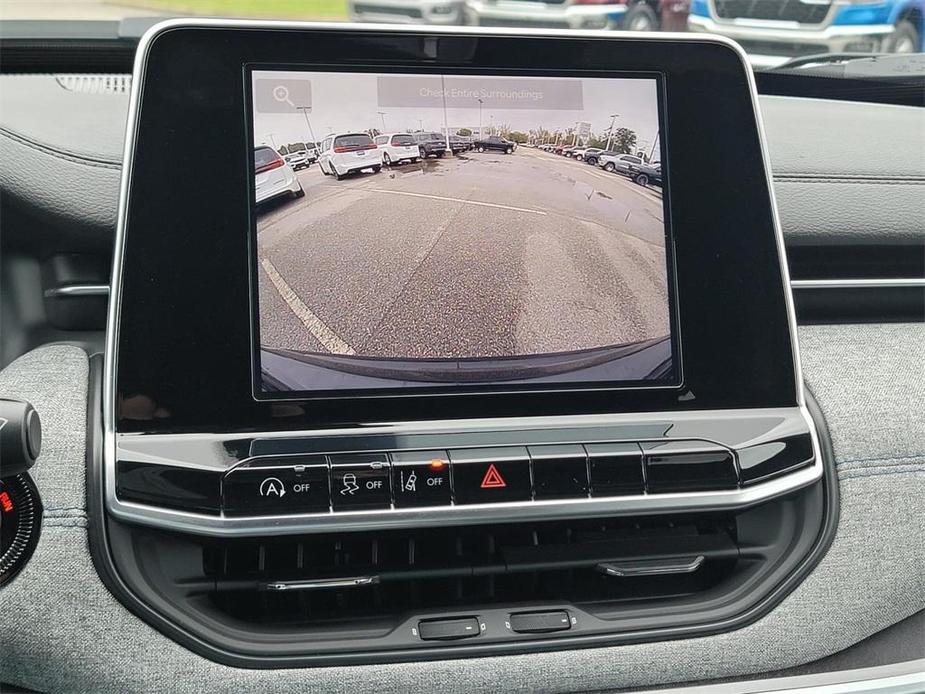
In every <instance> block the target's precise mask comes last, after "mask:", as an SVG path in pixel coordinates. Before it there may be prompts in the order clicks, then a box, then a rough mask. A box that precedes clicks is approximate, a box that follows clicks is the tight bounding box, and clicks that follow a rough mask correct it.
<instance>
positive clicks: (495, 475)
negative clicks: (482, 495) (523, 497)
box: [482, 463, 507, 489]
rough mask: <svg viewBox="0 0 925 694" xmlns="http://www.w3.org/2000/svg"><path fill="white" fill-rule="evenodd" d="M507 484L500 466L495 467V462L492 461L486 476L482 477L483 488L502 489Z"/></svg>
mask: <svg viewBox="0 0 925 694" xmlns="http://www.w3.org/2000/svg"><path fill="white" fill-rule="evenodd" d="M506 486H507V482H505V481H504V478H503V477H502V476H501V473H500V472H498V468H496V467H495V464H494V463H492V464H491V465H489V466H488V471H487V472H486V473H485V477H483V478H482V489H501V488H502V487H506Z"/></svg>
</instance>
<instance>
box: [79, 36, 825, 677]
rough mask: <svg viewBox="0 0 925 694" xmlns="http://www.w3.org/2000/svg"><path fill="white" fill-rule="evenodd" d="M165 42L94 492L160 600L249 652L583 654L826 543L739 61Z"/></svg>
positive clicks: (817, 446)
mask: <svg viewBox="0 0 925 694" xmlns="http://www.w3.org/2000/svg"><path fill="white" fill-rule="evenodd" d="M138 55H139V57H138V61H137V64H136V71H135V79H134V83H133V93H132V108H131V113H130V123H129V125H130V128H129V139H128V145H127V152H126V161H125V170H124V179H123V191H122V204H121V213H120V226H119V235H118V239H117V246H116V249H117V250H116V261H115V273H114V278H115V281H114V286H113V293H112V297H111V305H110V321H109V326H110V332H109V335H108V345H107V355H108V358H107V361H106V363H105V367H104V370H103V374H102V386H101V391H100V393H99V395H100V399H101V419H102V427H101V436H100V439H99V441H98V447H96V448H94V450H95V451H96V452H97V454H98V456H97V457H96V458H95V460H94V463H93V466H92V470H93V471H94V472H93V476H92V478H91V494H95V495H96V498H97V501H98V510H99V514H98V516H97V517H96V518H95V519H94V523H95V524H96V529H97V532H96V534H95V535H94V537H95V538H96V539H95V542H94V545H95V546H94V548H93V549H94V556H95V558H96V560H97V568H98V569H99V570H100V573H101V574H102V575H103V576H104V578H105V579H106V580H107V584H108V585H109V587H110V589H111V590H112V591H113V592H114V594H116V596H117V597H119V599H120V600H121V601H122V602H123V604H125V605H126V606H127V607H129V609H131V610H133V611H134V612H135V613H136V614H138V615H140V616H142V617H143V618H144V619H146V620H147V621H148V622H149V623H151V624H152V625H154V626H155V627H156V628H158V629H160V630H162V631H164V632H165V633H167V634H168V635H170V636H171V637H172V638H174V639H175V640H177V641H179V642H180V643H182V644H184V645H185V646H187V647H189V648H192V649H194V650H196V651H197V652H200V653H203V654H204V655H206V656H208V657H210V658H213V659H216V660H219V661H222V662H229V663H233V664H240V665H246V666H248V667H282V666H287V667H288V666H293V665H314V664H324V663H331V662H379V661H388V660H394V659H422V658H435V657H451V656H456V655H472V654H479V653H481V654H493V653H505V652H517V651H526V650H538V649H550V648H569V647H575V646H576V645H579V644H583V645H594V644H604V643H613V642H619V641H629V640H645V639H651V638H659V639H661V638H666V637H678V636H683V635H688V634H697V633H708V632H716V631H720V630H725V629H732V628H736V627H738V626H741V625H743V624H746V623H748V622H749V621H752V620H754V619H757V618H758V617H759V616H761V615H762V614H764V613H766V612H767V611H768V610H769V609H771V608H772V607H773V606H774V605H775V604H776V603H777V602H778V601H779V600H780V599H782V598H783V597H784V596H785V595H786V594H787V593H788V592H789V591H790V590H791V589H792V587H793V586H794V585H796V583H798V582H799V580H800V578H801V577H802V576H803V575H804V574H805V572H806V571H807V570H808V569H809V568H811V566H812V565H813V563H814V562H815V561H816V560H817V559H818V557H819V556H820V555H821V553H822V552H823V551H824V549H825V546H826V542H827V540H828V538H830V536H831V532H832V528H833V523H834V508H835V505H834V504H833V497H832V494H833V493H834V491H833V487H832V485H831V469H830V467H831V462H830V460H829V456H828V452H827V451H828V448H827V446H828V444H827V440H826V437H825V434H824V427H823V425H822V423H821V421H819V419H818V417H814V416H813V414H811V409H812V403H811V402H810V401H808V400H807V394H806V393H804V389H803V385H802V381H801V378H800V372H799V360H798V354H797V348H796V342H795V335H794V327H793V326H794V324H793V309H792V306H791V300H790V294H789V288H788V282H787V279H788V278H787V276H786V269H785V267H786V266H785V264H784V262H783V251H782V244H781V237H780V231H779V229H778V226H777V222H776V215H775V210H774V203H773V199H772V195H771V190H770V186H769V179H768V171H767V163H766V157H765V151H764V144H763V140H762V133H761V127H760V121H759V118H758V115H757V112H756V109H755V104H754V85H753V82H752V76H751V73H750V70H749V68H748V67H747V66H746V64H745V61H744V59H743V56H742V54H741V52H740V51H739V50H738V49H737V48H736V47H734V45H732V44H730V43H727V42H724V41H721V40H719V39H716V38H710V37H703V36H674V35H668V36H666V37H662V38H657V39H656V38H652V37H644V38H640V37H635V36H623V35H619V34H613V33H607V32H600V33H598V32H588V33H583V34H578V33H570V34H567V35H556V34H550V35H545V34H541V33H537V32H532V33H531V32H525V33H524V34H522V35H521V34H513V33H510V32H505V33H500V32H492V31H489V30H454V31H436V30H432V29H421V30H412V29H400V30H396V29H385V28H380V27H366V28H357V27H350V28H346V27H338V26H324V25H283V24H274V23H267V24H252V23H235V22H213V21H202V22H186V21H175V22H168V23H165V24H162V25H160V26H159V27H157V28H155V29H154V30H152V31H151V32H150V33H149V34H148V35H147V37H146V38H145V40H144V41H143V42H142V46H141V47H140V49H139V53H138ZM705 93H709V94H710V95H711V101H710V102H708V103H707V102H704V101H703V98H702V95H703V94H705Z"/></svg>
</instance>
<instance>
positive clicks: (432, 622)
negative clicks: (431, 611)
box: [418, 617, 479, 641]
mask: <svg viewBox="0 0 925 694" xmlns="http://www.w3.org/2000/svg"><path fill="white" fill-rule="evenodd" d="M418 634H419V635H420V636H421V639H422V640H424V641H452V640H454V639H469V638H472V637H473V636H478V635H479V620H478V619H476V618H475V617H460V618H458V619H429V620H427V621H424V622H418Z"/></svg>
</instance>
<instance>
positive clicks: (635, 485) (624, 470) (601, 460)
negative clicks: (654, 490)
mask: <svg viewBox="0 0 925 694" xmlns="http://www.w3.org/2000/svg"><path fill="white" fill-rule="evenodd" d="M585 450H586V451H587V452H588V463H589V465H588V467H589V469H590V471H591V496H593V497H595V498H597V497H605V496H626V495H627V494H642V493H643V492H645V490H646V480H645V476H644V474H643V471H642V449H641V448H640V447H639V444H638V443H593V444H589V445H587V446H585Z"/></svg>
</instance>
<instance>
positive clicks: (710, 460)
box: [642, 441, 739, 494]
mask: <svg viewBox="0 0 925 694" xmlns="http://www.w3.org/2000/svg"><path fill="white" fill-rule="evenodd" d="M642 448H643V452H644V455H645V460H646V486H647V488H648V490H649V491H650V492H652V493H656V494H657V493H669V492H706V491H714V490H718V489H735V488H736V487H737V486H738V484H739V478H738V474H737V473H736V467H735V459H734V458H733V457H732V453H731V452H730V451H728V450H726V449H724V448H719V447H718V446H715V445H713V444H709V443H706V442H703V441H667V442H664V443H643V444H642Z"/></svg>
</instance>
